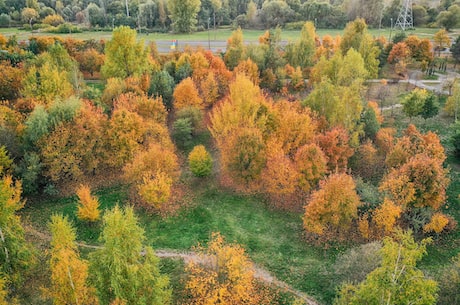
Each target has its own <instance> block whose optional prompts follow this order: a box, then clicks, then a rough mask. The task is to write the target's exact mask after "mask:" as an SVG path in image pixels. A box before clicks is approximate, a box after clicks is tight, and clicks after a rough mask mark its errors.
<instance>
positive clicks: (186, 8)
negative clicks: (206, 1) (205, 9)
mask: <svg viewBox="0 0 460 305" xmlns="http://www.w3.org/2000/svg"><path fill="white" fill-rule="evenodd" d="M200 6H201V1H200V0H169V1H168V9H169V11H170V12H171V16H170V18H171V19H172V22H173V28H174V30H175V31H176V32H179V33H191V32H193V31H194V30H195V26H196V23H197V19H196V17H197V15H198V12H199V11H200Z"/></svg>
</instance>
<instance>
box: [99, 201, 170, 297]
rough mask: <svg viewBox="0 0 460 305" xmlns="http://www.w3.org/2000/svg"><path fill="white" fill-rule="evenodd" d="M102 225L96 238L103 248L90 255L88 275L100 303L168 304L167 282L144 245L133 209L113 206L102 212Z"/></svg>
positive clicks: (142, 232)
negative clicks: (100, 231) (103, 213)
mask: <svg viewBox="0 0 460 305" xmlns="http://www.w3.org/2000/svg"><path fill="white" fill-rule="evenodd" d="M103 222H104V224H103V229H102V233H101V235H100V237H99V238H100V241H101V242H102V244H103V247H102V248H101V249H99V250H96V251H95V252H93V253H91V255H90V263H91V264H90V273H91V274H92V275H93V277H94V279H93V281H94V283H95V286H96V289H97V294H98V297H99V301H100V303H101V304H102V305H108V304H111V303H112V302H113V301H115V300H118V301H119V302H121V301H122V302H125V303H126V304H133V305H137V304H139V305H141V304H149V305H157V304H158V305H160V304H169V302H170V300H171V290H170V289H169V288H168V286H169V279H168V277H167V276H165V275H162V274H160V269H159V259H158V257H157V256H156V255H155V253H154V251H153V249H152V248H151V247H149V246H145V245H144V244H145V236H144V230H143V229H142V228H141V227H140V226H139V225H138V220H137V217H136V215H135V214H134V211H133V209H132V208H130V207H127V208H125V209H121V208H119V207H118V206H116V207H115V208H113V209H112V210H110V211H107V212H106V213H105V215H104V218H103ZM128 240H129V242H126V241H128Z"/></svg>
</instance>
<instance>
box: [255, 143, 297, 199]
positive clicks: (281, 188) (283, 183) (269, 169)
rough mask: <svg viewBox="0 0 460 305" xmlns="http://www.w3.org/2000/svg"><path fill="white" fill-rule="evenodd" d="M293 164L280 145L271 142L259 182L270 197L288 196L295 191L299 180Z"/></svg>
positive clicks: (268, 145) (268, 144)
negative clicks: (260, 181)
mask: <svg viewBox="0 0 460 305" xmlns="http://www.w3.org/2000/svg"><path fill="white" fill-rule="evenodd" d="M298 177H299V174H298V170H297V169H296V167H295V163H294V162H293V161H292V160H291V159H290V158H289V156H288V155H286V153H285V152H284V150H283V147H282V145H281V143H278V142H276V141H275V140H271V141H269V142H268V143H267V148H266V165H265V167H264V169H263V170H262V174H261V180H262V185H263V188H264V191H265V192H267V193H268V194H270V195H275V196H276V195H288V194H293V193H294V192H295V191H296V187H297V185H298V180H299V178H298Z"/></svg>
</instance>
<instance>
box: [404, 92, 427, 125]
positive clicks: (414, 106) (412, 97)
mask: <svg viewBox="0 0 460 305" xmlns="http://www.w3.org/2000/svg"><path fill="white" fill-rule="evenodd" d="M427 97H428V93H427V91H426V90H425V89H419V88H416V89H415V90H413V91H412V92H410V93H409V94H407V95H406V96H405V97H404V98H403V100H402V102H401V104H402V105H403V112H404V113H405V114H406V115H407V116H408V117H409V118H410V119H412V118H413V117H415V116H418V115H420V114H422V112H423V107H424V105H425V101H426V99H427Z"/></svg>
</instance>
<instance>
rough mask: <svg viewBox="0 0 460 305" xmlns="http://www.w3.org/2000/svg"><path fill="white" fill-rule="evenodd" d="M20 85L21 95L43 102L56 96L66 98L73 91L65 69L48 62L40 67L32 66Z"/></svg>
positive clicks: (46, 102) (45, 102) (50, 100)
mask: <svg viewBox="0 0 460 305" xmlns="http://www.w3.org/2000/svg"><path fill="white" fill-rule="evenodd" d="M22 85H23V88H22V91H21V93H22V95H23V96H25V97H31V98H36V99H37V100H39V101H41V102H43V103H44V104H50V103H51V102H52V101H53V100H55V99H56V98H68V97H69V96H71V95H72V94H73V92H74V91H73V88H72V84H71V83H70V82H69V80H68V79H67V71H64V70H59V69H58V68H57V67H56V66H54V65H52V64H50V63H49V62H45V63H44V64H43V65H41V66H40V67H36V66H32V67H31V68H30V69H29V70H28V71H27V73H26V76H25V77H24V79H23V82H22Z"/></svg>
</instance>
